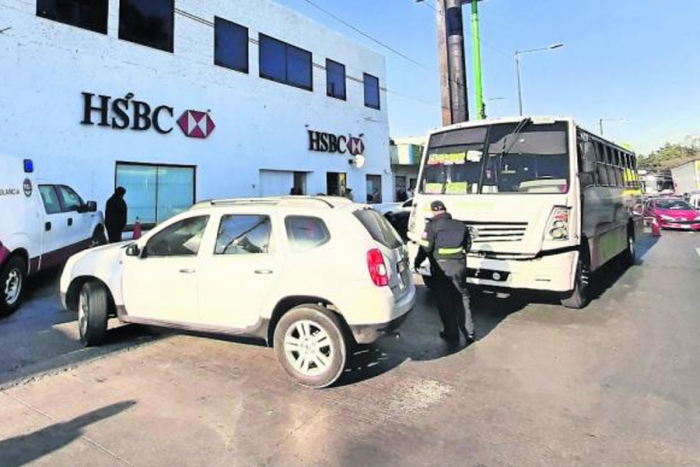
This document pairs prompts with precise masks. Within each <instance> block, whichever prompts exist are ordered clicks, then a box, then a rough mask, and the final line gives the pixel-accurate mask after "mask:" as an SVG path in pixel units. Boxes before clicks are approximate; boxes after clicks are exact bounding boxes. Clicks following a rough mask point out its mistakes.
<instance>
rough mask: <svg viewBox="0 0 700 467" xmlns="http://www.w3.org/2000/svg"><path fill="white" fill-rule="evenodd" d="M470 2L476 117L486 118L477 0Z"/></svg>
mask: <svg viewBox="0 0 700 467" xmlns="http://www.w3.org/2000/svg"><path fill="white" fill-rule="evenodd" d="M471 4H472V38H473V39H474V86H475V90H476V119H477V120H483V119H485V118H486V111H485V106H484V88H483V83H482V81H481V41H480V39H479V0H471Z"/></svg>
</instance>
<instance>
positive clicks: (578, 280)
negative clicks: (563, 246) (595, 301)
mask: <svg viewBox="0 0 700 467" xmlns="http://www.w3.org/2000/svg"><path fill="white" fill-rule="evenodd" d="M590 277H591V265H590V260H589V259H588V254H586V252H585V251H582V252H581V253H579V258H578V262H577V264H576V277H575V279H574V290H572V291H571V292H570V293H569V294H568V295H567V296H566V297H565V298H562V299H561V304H562V305H563V306H565V307H566V308H571V309H574V310H580V309H582V308H585V307H586V305H588V302H589V301H590V297H589V294H588V292H589V289H590Z"/></svg>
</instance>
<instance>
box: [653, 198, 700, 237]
mask: <svg viewBox="0 0 700 467" xmlns="http://www.w3.org/2000/svg"><path fill="white" fill-rule="evenodd" d="M644 217H646V218H655V219H656V221H657V222H658V224H659V227H661V228H662V229H683V230H700V211H697V210H695V209H693V207H692V206H691V205H690V204H688V202H687V201H684V200H682V199H674V198H654V199H650V200H649V201H647V202H646V204H645V205H644Z"/></svg>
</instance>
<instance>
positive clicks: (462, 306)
mask: <svg viewBox="0 0 700 467" xmlns="http://www.w3.org/2000/svg"><path fill="white" fill-rule="evenodd" d="M438 266H439V268H440V269H441V270H442V272H443V273H444V277H440V278H439V280H438V284H439V285H438V289H439V290H440V293H439V294H438V309H439V310H440V318H442V322H443V324H444V326H445V334H447V335H448V336H458V335H459V331H462V333H463V334H464V335H465V336H468V337H471V338H473V337H474V321H473V320H472V313H471V308H470V306H469V290H468V289H467V266H466V264H465V262H464V259H441V260H438Z"/></svg>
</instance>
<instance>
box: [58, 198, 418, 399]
mask: <svg viewBox="0 0 700 467" xmlns="http://www.w3.org/2000/svg"><path fill="white" fill-rule="evenodd" d="M60 288H61V295H62V299H63V304H64V306H65V307H66V308H68V309H71V310H77V311H78V323H79V331H80V338H81V340H82V341H83V343H84V344H86V345H97V344H100V343H102V342H103V341H104V339H105V337H106V332H107V320H108V318H110V317H117V318H118V319H119V320H120V321H122V322H126V323H140V324H149V325H160V326H166V327H172V328H181V329H191V330H200V331H207V332H213V333H221V334H232V335H240V336H250V337H258V338H262V339H264V340H265V341H266V342H267V344H268V345H272V346H273V347H274V350H275V353H276V355H277V359H278V360H279V362H280V364H281V366H282V368H283V369H284V371H285V372H286V373H287V374H289V375H290V376H291V377H292V378H294V379H295V380H297V381H298V382H299V383H300V384H302V385H304V386H309V387H315V388H320V387H326V386H329V385H331V384H333V383H334V382H335V381H336V380H337V379H338V378H339V377H340V375H341V374H342V372H343V369H344V368H345V364H346V361H347V357H348V354H349V350H350V348H351V347H352V346H353V345H354V344H356V343H357V344H368V343H372V342H374V341H375V340H377V339H378V338H379V337H381V336H382V335H385V334H389V333H391V332H392V331H393V330H395V329H396V328H398V327H399V326H400V324H401V323H402V322H403V320H404V319H405V318H406V315H407V313H408V312H409V311H410V310H411V309H412V307H413V305H414V303H415V293H416V289H415V285H414V283H413V277H412V274H411V271H410V268H409V264H408V253H407V251H406V248H405V245H404V243H403V242H402V241H401V239H400V238H399V237H398V235H397V234H396V232H395V231H394V229H393V228H392V227H391V226H390V225H389V223H388V222H387V221H386V219H384V218H383V217H382V216H381V214H379V213H378V212H376V211H374V210H373V209H371V208H369V207H368V206H365V205H360V204H355V203H352V202H351V201H349V200H347V199H344V198H333V197H298V196H296V197H280V198H257V199H237V200H221V201H209V202H203V203H199V204H197V205H195V206H193V207H192V208H191V209H190V210H188V211H186V212H184V213H181V214H179V215H177V216H175V217H173V218H172V219H170V220H168V221H166V222H165V223H163V224H162V225H160V226H158V227H156V228H155V229H154V230H152V231H150V232H148V233H147V234H146V235H145V236H144V237H142V238H140V239H139V240H137V241H134V242H131V243H122V244H116V245H109V246H105V247H101V248H95V249H93V250H90V251H87V252H83V253H80V254H78V255H76V256H74V257H72V258H71V259H70V260H69V261H68V263H67V264H66V267H65V269H64V272H63V275H62V277H61V286H60Z"/></svg>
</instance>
